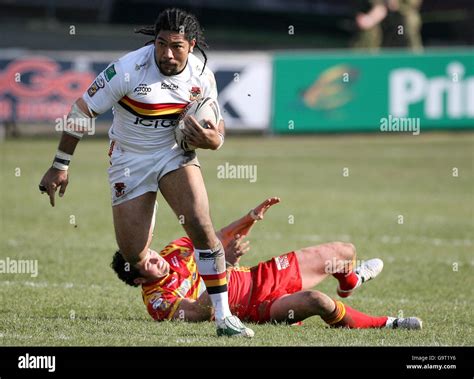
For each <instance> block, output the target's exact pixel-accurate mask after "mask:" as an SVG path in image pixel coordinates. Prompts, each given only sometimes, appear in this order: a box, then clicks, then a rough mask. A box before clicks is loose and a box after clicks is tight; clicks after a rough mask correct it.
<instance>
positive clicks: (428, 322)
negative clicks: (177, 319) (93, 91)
mask: <svg viewBox="0 0 474 379" xmlns="http://www.w3.org/2000/svg"><path fill="white" fill-rule="evenodd" d="M198 4H199V6H196V3H194V2H191V1H173V2H166V1H146V0H140V1H138V0H135V1H112V0H109V1H106V0H104V1H90V0H83V1H81V2H80V3H77V2H73V1H66V0H62V1H46V0H45V1H32V0H31V1H29V0H21V1H0V6H1V9H2V12H1V13H0V20H1V21H2V22H1V23H0V35H1V38H0V121H1V128H0V136H1V137H0V138H1V140H2V142H1V143H0V149H1V179H2V181H1V183H2V196H1V199H0V201H1V220H0V222H1V225H0V226H1V229H0V230H1V231H0V233H1V236H2V238H1V245H0V246H1V250H0V253H1V254H0V258H1V259H6V258H7V257H8V258H10V259H33V260H37V261H38V275H37V276H36V277H31V276H30V275H27V274H9V273H1V276H0V296H1V303H2V305H3V306H2V310H1V311H0V325H2V326H1V330H0V345H6V346H10V345H28V346H32V345H87V346H89V345H153V346H157V345H179V346H182V345H187V346H189V345H248V344H251V345H271V346H283V345H324V346H326V345H338V346H341V345H344V346H345V345H359V346H360V345H376V346H378V345H416V346H418V345H423V346H424V345H436V346H437V345H472V344H473V340H474V339H473V334H472V327H473V318H472V306H471V305H470V301H472V298H473V281H472V277H473V276H472V273H473V265H474V261H473V258H472V252H473V243H474V242H473V239H472V230H473V221H474V220H473V206H474V204H473V197H472V196H473V195H472V194H473V184H474V181H473V142H474V140H473V135H472V129H473V128H474V73H473V70H474V58H473V57H474V54H473V50H472V45H473V43H474V32H473V25H474V22H473V7H472V4H471V3H470V1H467V0H466V1H461V0H457V1H450V2H449V3H448V2H445V1H428V0H426V1H425V2H424V3H423V7H422V10H421V15H422V19H423V29H422V37H423V43H424V46H425V50H424V52H423V53H412V52H409V51H407V50H403V49H396V50H388V49H385V50H381V51H380V52H377V53H374V52H370V53H369V52H367V51H353V50H350V49H349V48H348V46H349V41H350V39H351V38H352V37H353V34H354V30H355V26H354V22H353V18H354V5H353V3H352V2H351V1H348V0H338V1H335V0H333V1H329V0H327V1H324V0H321V1H310V0H299V1H292V2H286V1H280V0H272V1H266V2H259V1H251V0H246V1H243V0H240V1H226V2H225V3H223V2H219V1H213V0H202V1H200V2H199V3H198ZM167 6H180V7H183V8H186V9H188V10H191V11H193V12H194V13H195V14H196V15H197V16H198V18H199V19H200V21H201V24H202V25H203V27H204V28H205V36H206V39H207V41H208V43H209V45H210V50H209V66H210V67H211V68H212V69H213V70H214V72H215V74H216V79H217V82H218V87H219V93H220V98H219V101H220V104H221V107H222V108H223V112H224V116H225V118H226V122H227V131H228V134H229V136H228V138H227V139H226V144H225V148H224V149H223V150H221V151H219V152H218V153H215V152H209V151H202V152H200V154H199V156H200V160H201V163H202V165H203V173H204V175H205V180H206V185H207V188H208V192H209V197H210V205H211V210H212V216H213V219H214V224H215V226H216V227H219V226H221V225H223V224H224V223H226V222H229V221H231V220H233V219H234V218H236V217H238V216H239V215H241V214H243V212H245V211H247V210H248V209H250V207H252V206H254V205H256V204H257V203H258V202H259V201H261V200H263V199H265V198H266V197H269V196H279V197H281V198H282V204H280V205H278V206H277V207H275V209H272V210H271V211H270V212H269V213H268V215H267V216H266V219H265V220H264V222H263V223H261V224H259V225H257V226H256V228H255V230H254V231H253V232H252V234H251V237H250V239H251V241H252V246H253V248H252V250H251V252H250V253H249V254H248V256H246V257H245V258H244V260H243V263H244V264H248V265H251V264H255V263H256V262H258V261H260V260H263V259H268V258H269V257H271V256H274V255H277V254H280V253H283V252H286V251H289V250H292V249H295V248H298V247H304V246H307V245H312V244H317V243H323V242H327V241H331V240H342V241H348V242H349V241H350V242H352V243H354V244H355V245H356V247H357V248H358V254H359V258H360V259H364V258H370V257H375V256H378V257H381V258H382V259H384V260H385V263H386V266H385V270H384V272H383V273H382V275H381V276H380V277H379V278H377V280H375V281H374V282H371V283H369V284H368V285H367V287H366V288H362V289H361V290H360V291H358V292H357V293H356V294H355V295H354V296H353V297H352V298H350V299H349V300H347V303H348V304H349V305H351V306H354V307H356V308H359V309H361V310H363V311H366V312H368V313H372V314H390V315H399V316H403V315H405V316H409V315H416V316H419V317H421V318H422V319H423V320H424V321H425V329H424V330H423V331H421V332H419V333H408V332H404V331H374V330H368V331H367V330H365V331H349V330H338V331H333V330H327V329H326V328H325V327H324V324H323V323H322V322H321V320H319V319H316V318H313V319H310V320H308V321H306V322H305V323H304V325H303V326H302V327H284V326H272V325H265V326H258V327H255V329H256V332H257V337H256V339H254V340H253V341H251V342H248V341H226V340H220V339H216V338H215V337H214V330H213V325H212V323H205V324H203V325H185V324H171V323H164V324H155V323H152V322H151V321H150V320H148V316H147V314H146V311H145V309H144V307H143V304H142V303H141V299H140V295H139V292H138V290H135V289H132V288H127V287H125V286H124V285H123V284H122V283H121V282H119V281H118V280H117V279H116V278H115V277H114V274H113V272H112V271H111V270H110V269H109V267H108V265H109V261H110V259H111V256H112V253H113V251H114V249H115V247H116V244H115V240H114V236H113V225H112V220H111V212H110V206H109V194H108V191H109V190H108V185H107V180H106V169H107V165H108V159H107V155H106V153H107V150H108V144H107V140H106V138H105V137H106V131H107V129H108V127H109V125H110V114H108V115H103V116H101V117H100V118H99V119H98V121H97V124H96V130H95V131H94V133H93V135H90V136H86V137H85V138H84V140H83V141H82V142H81V143H80V145H79V147H78V149H77V152H76V154H75V158H74V162H73V163H72V166H71V172H70V175H71V179H70V184H69V187H68V190H67V192H66V196H65V197H64V198H63V199H59V200H57V205H56V207H55V208H51V207H50V206H49V204H48V202H47V199H46V198H45V197H44V196H41V195H40V194H39V192H38V191H37V185H38V183H39V180H40V179H41V176H42V175H43V173H44V171H45V170H46V169H47V167H48V165H49V164H50V162H51V160H52V157H53V154H54V151H55V149H56V146H57V141H58V136H59V133H57V132H56V131H55V124H56V121H55V120H56V119H57V118H58V117H63V115H64V114H66V113H67V112H68V109H69V107H70V104H71V103H72V101H73V100H74V99H75V98H77V97H78V96H80V95H81V94H82V92H83V91H84V90H85V89H87V87H88V86H89V84H90V83H91V81H92V80H93V78H94V77H95V76H96V75H97V74H98V73H99V72H100V71H101V70H103V69H104V68H105V67H106V65H107V64H108V63H109V62H110V61H112V60H114V59H116V58H118V57H120V56H121V55H123V54H124V53H126V52H127V51H130V50H134V49H136V48H139V47H140V46H142V45H143V44H144V43H145V42H146V41H147V39H146V37H143V36H138V35H135V34H134V33H133V29H134V28H135V27H137V26H140V25H144V24H151V23H153V22H154V21H155V18H156V16H157V14H158V13H159V11H160V10H161V9H164V8H165V7H167ZM407 71H409V73H411V76H409V77H407V76H406V75H405V74H406V72H407ZM404 75H405V76H404ZM413 78H415V79H413ZM400 83H401V84H400ZM417 85H418V86H419V90H420V91H418V92H417V94H416V96H415V95H413V92H410V91H413V88H415V87H416V86H417ZM404 91H405V92H404ZM415 92H416V91H415ZM409 97H414V99H412V100H411V101H408V100H407V99H408V98H409ZM389 116H394V117H406V118H413V119H416V120H418V121H419V122H420V128H421V132H420V134H419V135H414V134H413V133H410V132H405V133H400V132H387V131H382V130H381V129H380V126H381V124H380V120H381V118H389ZM226 164H228V165H233V166H239V165H240V166H245V167H250V166H252V167H256V169H257V180H256V181H255V182H252V181H251V180H250V179H249V178H231V177H227V178H222V177H218V175H217V172H218V170H219V167H222V166H223V165H226ZM182 234H183V231H182V229H181V226H180V225H179V223H178V221H177V220H176V219H175V217H174V216H173V214H172V212H171V211H170V209H169V207H168V206H167V205H166V203H165V201H164V200H163V199H162V198H160V199H159V217H158V222H157V227H156V233H155V240H154V243H153V247H154V248H155V249H159V248H160V246H163V245H164V244H165V243H166V242H168V241H169V240H171V239H173V238H176V237H179V236H181V235H182ZM335 286H336V284H335V281H334V280H332V279H328V280H327V281H326V282H325V283H323V284H322V285H321V287H320V289H321V290H323V291H325V292H326V293H328V294H330V295H331V296H336V295H335Z"/></svg>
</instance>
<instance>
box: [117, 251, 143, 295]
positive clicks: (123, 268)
mask: <svg viewBox="0 0 474 379" xmlns="http://www.w3.org/2000/svg"><path fill="white" fill-rule="evenodd" d="M110 267H112V269H113V270H114V271H115V273H116V274H117V276H118V277H119V279H120V280H122V281H124V282H125V283H127V284H128V285H130V286H133V287H138V284H137V283H135V282H134V280H135V279H136V278H139V277H140V271H138V270H137V269H136V268H135V267H133V266H132V265H131V264H129V263H128V262H127V261H126V260H125V258H124V257H123V256H122V254H121V253H120V251H116V252H115V254H114V257H113V258H112V263H111V264H110Z"/></svg>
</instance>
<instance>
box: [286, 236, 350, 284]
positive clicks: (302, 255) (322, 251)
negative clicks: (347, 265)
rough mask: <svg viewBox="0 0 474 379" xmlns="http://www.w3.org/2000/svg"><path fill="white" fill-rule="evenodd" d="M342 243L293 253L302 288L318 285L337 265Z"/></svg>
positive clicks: (322, 245) (328, 244)
mask: <svg viewBox="0 0 474 379" xmlns="http://www.w3.org/2000/svg"><path fill="white" fill-rule="evenodd" d="M342 249H344V246H343V243H340V242H330V243H324V244H321V245H317V246H311V247H306V248H304V249H300V250H297V251H295V255H296V259H297V261H298V266H299V268H300V274H301V281H302V288H303V289H309V288H313V287H314V286H316V285H318V284H319V283H321V281H323V280H324V279H325V278H326V277H327V276H328V274H331V273H332V272H336V271H335V267H336V266H338V265H339V260H340V255H341V251H342Z"/></svg>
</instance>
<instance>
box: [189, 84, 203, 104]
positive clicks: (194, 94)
mask: <svg viewBox="0 0 474 379" xmlns="http://www.w3.org/2000/svg"><path fill="white" fill-rule="evenodd" d="M199 98H201V87H192V88H191V89H190V90H189V100H190V101H194V100H199Z"/></svg>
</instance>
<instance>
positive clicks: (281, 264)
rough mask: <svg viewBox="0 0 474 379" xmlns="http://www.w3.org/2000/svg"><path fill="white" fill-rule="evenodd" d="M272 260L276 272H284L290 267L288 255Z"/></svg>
mask: <svg viewBox="0 0 474 379" xmlns="http://www.w3.org/2000/svg"><path fill="white" fill-rule="evenodd" d="M274 260H275V264H276V266H277V269H278V271H280V270H285V269H286V268H288V267H290V261H289V260H288V255H282V256H279V257H275V258H274Z"/></svg>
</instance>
